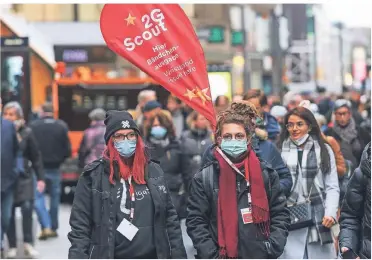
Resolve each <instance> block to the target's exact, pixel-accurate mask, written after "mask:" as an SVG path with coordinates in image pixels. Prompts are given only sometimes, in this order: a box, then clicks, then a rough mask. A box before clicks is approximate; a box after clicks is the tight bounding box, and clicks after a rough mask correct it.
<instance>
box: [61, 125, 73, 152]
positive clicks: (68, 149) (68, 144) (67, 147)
mask: <svg viewBox="0 0 372 260" xmlns="http://www.w3.org/2000/svg"><path fill="white" fill-rule="evenodd" d="M60 122H61V123H62V126H63V131H64V132H63V134H64V136H63V138H64V139H65V140H64V142H63V143H64V144H65V147H64V151H65V154H64V155H65V159H67V158H69V157H70V156H71V142H70V138H69V137H68V126H67V124H66V123H65V122H63V121H60Z"/></svg>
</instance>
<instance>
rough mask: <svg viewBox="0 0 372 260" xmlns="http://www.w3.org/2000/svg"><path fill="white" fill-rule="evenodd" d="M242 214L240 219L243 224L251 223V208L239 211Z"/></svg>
mask: <svg viewBox="0 0 372 260" xmlns="http://www.w3.org/2000/svg"><path fill="white" fill-rule="evenodd" d="M240 212H241V214H242V219H243V223H244V224H250V223H253V218H252V208H251V207H249V208H245V209H241V210H240Z"/></svg>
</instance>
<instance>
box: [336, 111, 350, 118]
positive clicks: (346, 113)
mask: <svg viewBox="0 0 372 260" xmlns="http://www.w3.org/2000/svg"><path fill="white" fill-rule="evenodd" d="M349 114H350V112H349V111H347V112H343V113H341V112H335V115H336V116H338V117H343V116H347V115H349Z"/></svg>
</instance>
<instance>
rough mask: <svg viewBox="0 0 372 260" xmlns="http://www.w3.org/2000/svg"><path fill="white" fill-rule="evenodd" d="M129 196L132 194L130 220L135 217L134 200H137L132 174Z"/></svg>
mask: <svg viewBox="0 0 372 260" xmlns="http://www.w3.org/2000/svg"><path fill="white" fill-rule="evenodd" d="M128 181H129V196H130V200H131V202H130V215H129V220H130V222H132V221H133V218H134V202H135V201H136V198H135V196H134V186H133V184H132V176H130V177H129V179H128Z"/></svg>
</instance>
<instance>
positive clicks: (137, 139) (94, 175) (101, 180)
mask: <svg viewBox="0 0 372 260" xmlns="http://www.w3.org/2000/svg"><path fill="white" fill-rule="evenodd" d="M104 123H105V125H106V132H105V136H104V137H105V142H106V144H107V147H106V149H105V151H104V153H103V158H101V159H99V160H96V161H94V162H92V163H91V164H89V165H87V166H86V167H85V168H84V171H83V173H82V175H81V177H80V179H79V182H78V185H77V187H76V191H75V197H74V202H73V206H72V210H71V216H70V225H71V232H70V233H69V234H68V238H69V240H70V242H71V247H70V250H69V258H109V259H112V258H124V259H126V258H132V259H136V258H153V259H156V258H186V252H185V248H184V246H183V240H182V233H181V228H180V224H179V220H178V217H177V213H176V211H175V208H174V206H173V204H172V201H171V198H170V196H169V191H168V188H167V185H166V182H165V180H164V174H163V171H162V169H161V168H160V166H159V165H158V164H156V163H154V162H152V161H150V160H149V157H148V153H147V149H146V147H145V145H144V141H143V138H142V136H141V133H140V132H139V130H138V127H137V125H136V124H135V122H134V121H133V118H132V116H131V115H130V114H129V113H128V112H127V111H108V112H107V114H106V119H105V121H104Z"/></svg>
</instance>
